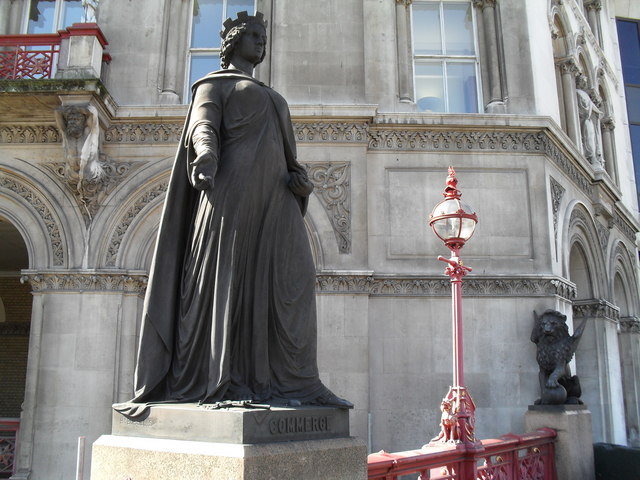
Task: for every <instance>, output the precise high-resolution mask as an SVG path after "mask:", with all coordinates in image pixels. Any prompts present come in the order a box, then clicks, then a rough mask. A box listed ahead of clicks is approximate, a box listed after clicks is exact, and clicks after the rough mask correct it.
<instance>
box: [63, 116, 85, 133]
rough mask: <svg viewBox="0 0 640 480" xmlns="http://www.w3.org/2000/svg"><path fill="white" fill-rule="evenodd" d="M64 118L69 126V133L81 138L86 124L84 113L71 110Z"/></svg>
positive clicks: (67, 129) (67, 130)
mask: <svg viewBox="0 0 640 480" xmlns="http://www.w3.org/2000/svg"><path fill="white" fill-rule="evenodd" d="M64 120H65V122H66V126H67V128H66V132H67V135H69V136H70V137H74V138H79V137H80V135H82V132H83V131H84V124H85V120H86V118H85V116H84V114H82V113H80V112H78V111H75V110H71V111H70V112H68V113H67V114H66V115H65V116H64Z"/></svg>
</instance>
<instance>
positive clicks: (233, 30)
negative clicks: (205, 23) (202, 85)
mask: <svg viewBox="0 0 640 480" xmlns="http://www.w3.org/2000/svg"><path fill="white" fill-rule="evenodd" d="M223 27H224V28H223V29H222V30H221V31H220V36H221V37H222V46H221V48H220V66H221V67H222V68H229V64H230V63H231V58H232V57H233V54H234V52H235V50H236V47H237V46H238V44H239V43H240V40H241V39H242V36H243V35H245V34H260V35H265V36H266V31H267V21H266V20H265V19H264V15H263V14H262V13H261V12H256V14H255V15H249V14H247V12H239V13H238V18H236V19H235V20H232V19H231V18H227V19H226V20H225V22H224V25H223ZM265 54H266V48H264V49H263V50H262V55H261V56H259V57H256V58H255V59H254V60H252V61H253V62H254V63H253V64H254V66H255V65H258V64H259V63H260V62H262V60H264V56H265Z"/></svg>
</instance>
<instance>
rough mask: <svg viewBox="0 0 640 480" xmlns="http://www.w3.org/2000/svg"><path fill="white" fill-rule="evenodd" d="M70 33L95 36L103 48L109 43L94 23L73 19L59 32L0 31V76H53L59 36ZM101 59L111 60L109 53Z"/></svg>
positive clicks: (71, 34) (5, 77) (23, 77)
mask: <svg viewBox="0 0 640 480" xmlns="http://www.w3.org/2000/svg"><path fill="white" fill-rule="evenodd" d="M73 36H94V37H96V38H97V39H98V41H99V42H100V44H101V45H102V47H103V48H104V47H105V46H106V45H107V44H108V42H107V40H106V38H105V37H104V34H103V33H102V31H101V30H100V28H99V27H98V25H96V24H95V23H74V24H73V25H72V26H71V27H67V28H66V29H65V30H60V31H59V32H58V33H39V34H32V35H0V79H8V80H16V79H25V80H40V79H43V78H53V76H54V75H55V72H56V66H57V64H58V57H59V56H60V45H61V44H62V40H64V39H65V38H69V37H73ZM103 61H104V62H107V63H108V62H109V61H111V57H110V56H109V54H107V53H105V54H104V55H103Z"/></svg>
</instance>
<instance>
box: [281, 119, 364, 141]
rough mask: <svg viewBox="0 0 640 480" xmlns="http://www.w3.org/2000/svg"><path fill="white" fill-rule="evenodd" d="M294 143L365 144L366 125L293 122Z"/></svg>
mask: <svg viewBox="0 0 640 480" xmlns="http://www.w3.org/2000/svg"><path fill="white" fill-rule="evenodd" d="M293 131H294V134H295V136H296V141H298V142H302V143H309V142H343V143H344V142H347V143H367V141H368V124H367V123H364V122H363V123H355V122H328V123H327V122H313V123H305V122H294V123H293Z"/></svg>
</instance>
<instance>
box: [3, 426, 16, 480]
mask: <svg viewBox="0 0 640 480" xmlns="http://www.w3.org/2000/svg"><path fill="white" fill-rule="evenodd" d="M19 431H20V420H19V419H17V418H0V478H9V477H10V476H11V475H12V474H14V473H15V467H16V465H15V458H16V447H17V445H18V432H19Z"/></svg>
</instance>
